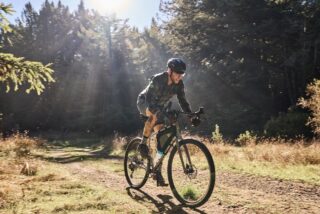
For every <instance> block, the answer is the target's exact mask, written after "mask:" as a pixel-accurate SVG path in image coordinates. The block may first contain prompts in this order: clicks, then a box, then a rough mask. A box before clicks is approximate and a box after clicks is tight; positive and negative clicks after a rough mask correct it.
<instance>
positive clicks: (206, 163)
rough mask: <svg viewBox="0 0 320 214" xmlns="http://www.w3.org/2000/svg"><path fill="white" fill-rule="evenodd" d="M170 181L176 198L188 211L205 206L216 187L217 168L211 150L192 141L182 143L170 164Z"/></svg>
mask: <svg viewBox="0 0 320 214" xmlns="http://www.w3.org/2000/svg"><path fill="white" fill-rule="evenodd" d="M168 180H169V184H170V188H171V190H172V192H173V194H174V196H175V197H176V198H177V199H178V201H179V202H180V203H182V204H183V205H185V206H188V207H198V206H201V205H203V204H204V203H205V202H207V201H208V199H209V198H210V196H211V194H212V192H213V188H214V184H215V167H214V162H213V159H212V156H211V154H210V152H209V150H208V148H207V147H206V146H205V145H204V144H202V143H201V142H199V141H196V140H193V139H186V140H182V141H181V142H180V143H179V149H178V148H177V146H176V147H174V148H173V149H172V151H171V153H170V156H169V160H168Z"/></svg>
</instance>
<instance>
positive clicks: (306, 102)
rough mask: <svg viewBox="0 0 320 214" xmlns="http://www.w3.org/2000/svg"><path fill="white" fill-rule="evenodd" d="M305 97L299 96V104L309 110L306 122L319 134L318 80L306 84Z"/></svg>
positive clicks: (319, 104)
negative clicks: (309, 115)
mask: <svg viewBox="0 0 320 214" xmlns="http://www.w3.org/2000/svg"><path fill="white" fill-rule="evenodd" d="M306 94H307V96H308V98H307V99H304V98H300V100H299V105H300V106H302V107H304V108H308V109H310V110H311V117H310V118H309V119H308V123H307V124H310V125H311V127H312V128H313V132H314V133H315V134H316V135H320V80H314V81H313V82H312V83H310V84H309V85H308V86H307V89H306Z"/></svg>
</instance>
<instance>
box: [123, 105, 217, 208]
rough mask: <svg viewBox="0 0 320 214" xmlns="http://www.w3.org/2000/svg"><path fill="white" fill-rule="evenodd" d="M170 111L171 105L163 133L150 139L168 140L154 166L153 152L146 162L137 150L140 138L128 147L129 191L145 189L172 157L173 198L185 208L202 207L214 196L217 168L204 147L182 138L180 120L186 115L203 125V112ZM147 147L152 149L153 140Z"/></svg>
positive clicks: (126, 167) (170, 164)
mask: <svg viewBox="0 0 320 214" xmlns="http://www.w3.org/2000/svg"><path fill="white" fill-rule="evenodd" d="M170 107H171V103H169V105H168V106H167V107H166V110H165V113H166V115H167V118H170V120H167V121H166V123H165V124H164V128H163V129H161V130H160V131H159V132H158V133H152V135H151V136H150V137H149V139H152V137H153V135H155V134H157V140H161V136H165V138H167V142H166V143H167V145H166V146H165V147H166V148H165V150H164V151H163V156H162V157H161V158H160V159H159V160H157V161H155V163H154V158H153V157H152V155H151V154H152V152H149V155H148V157H146V158H143V157H142V156H141V155H140V153H139V152H138V150H137V147H138V145H139V143H140V142H141V138H139V137H137V138H134V139H133V140H131V141H130V142H129V144H128V145H127V148H126V152H125V158H124V171H125V177H126V180H127V182H128V184H129V186H130V187H132V188H135V189H139V188H141V187H143V186H144V184H145V183H146V182H147V180H148V178H149V175H151V176H153V175H154V174H155V173H156V171H157V169H158V167H159V166H160V164H162V162H163V160H164V158H165V157H166V155H167V154H169V159H168V167H167V173H168V181H169V186H170V189H171V191H172V193H173V195H174V196H175V198H176V199H177V200H178V201H179V202H180V203H181V204H182V205H184V206H187V207H192V208H195V207H199V206H201V205H203V204H204V203H205V202H207V201H208V200H209V198H210V196H211V194H212V192H213V189H214V185H215V165H214V161H213V158H212V156H211V154H210V152H209V150H208V148H207V147H206V146H205V145H204V144H203V143H201V142H200V141H198V140H195V139H183V138H182V136H181V130H180V127H179V123H178V119H179V116H180V115H182V114H187V115H189V116H192V117H194V118H197V119H198V120H199V122H200V115H201V114H204V109H203V108H200V109H199V110H198V111H197V112H195V113H185V112H182V111H178V110H173V111H171V110H170ZM159 133H162V135H159ZM163 133H164V134H163ZM147 145H148V147H149V149H150V140H149V142H148V144H147ZM151 176H150V177H151Z"/></svg>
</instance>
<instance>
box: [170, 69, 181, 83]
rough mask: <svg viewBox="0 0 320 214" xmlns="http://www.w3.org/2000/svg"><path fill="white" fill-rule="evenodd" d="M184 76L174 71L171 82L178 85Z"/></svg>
mask: <svg viewBox="0 0 320 214" xmlns="http://www.w3.org/2000/svg"><path fill="white" fill-rule="evenodd" d="M183 76H184V74H179V73H176V72H174V71H172V72H171V80H172V82H173V83H174V84H178V83H179V82H180V80H181V79H182V78H183Z"/></svg>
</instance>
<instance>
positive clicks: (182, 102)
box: [177, 82, 191, 113]
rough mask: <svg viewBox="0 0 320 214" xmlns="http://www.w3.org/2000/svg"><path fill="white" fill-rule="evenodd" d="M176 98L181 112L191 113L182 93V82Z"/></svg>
mask: <svg viewBox="0 0 320 214" xmlns="http://www.w3.org/2000/svg"><path fill="white" fill-rule="evenodd" d="M177 98H178V101H179V104H180V107H181V108H182V110H183V111H184V112H187V113H191V108H190V105H189V103H188V101H187V99H186V95H185V93H184V84H183V82H181V85H179V89H178V92H177Z"/></svg>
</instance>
